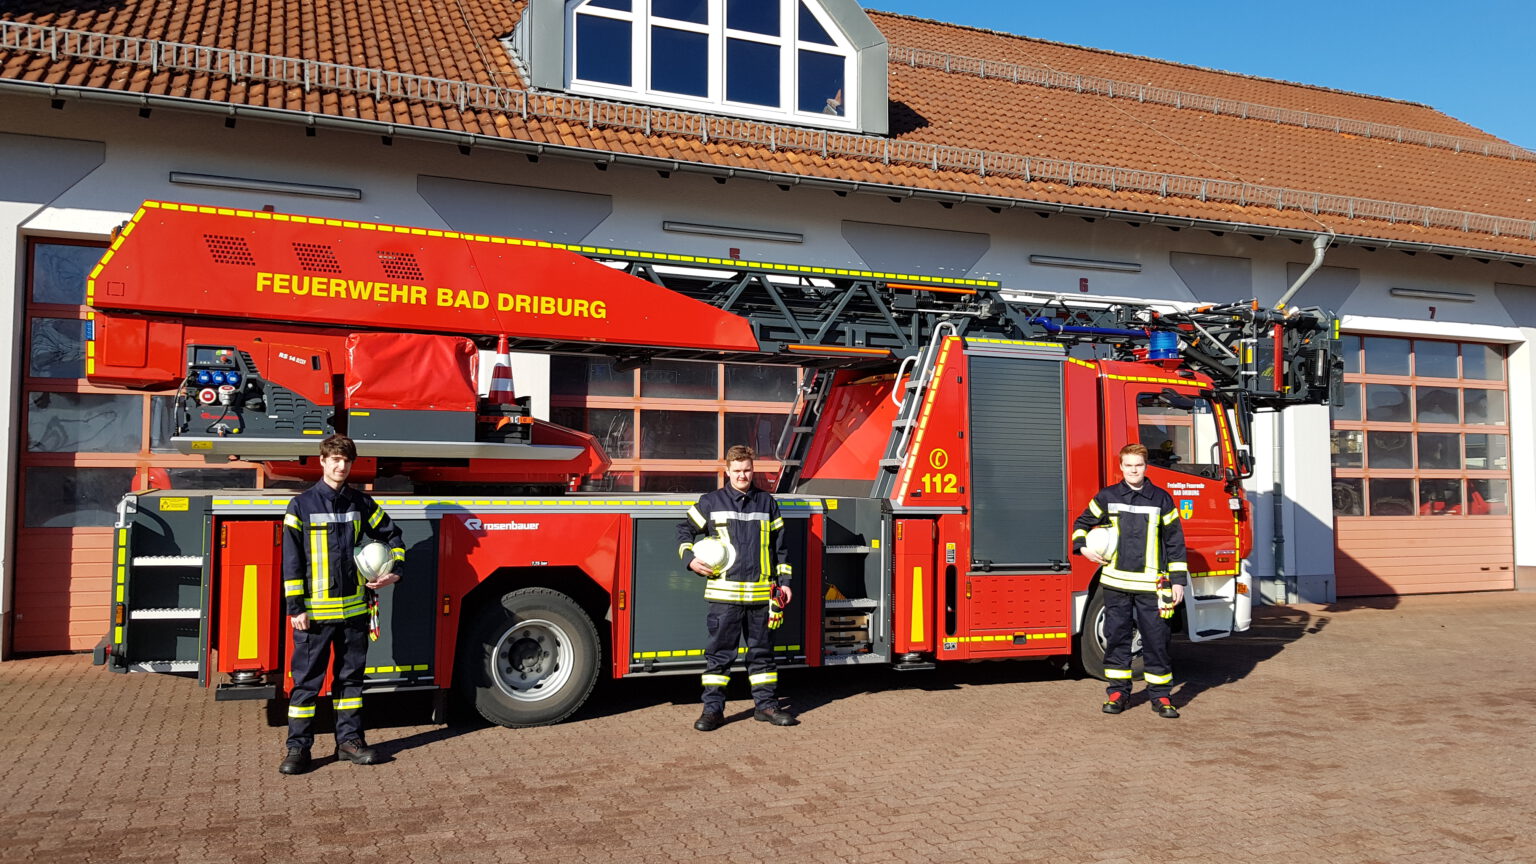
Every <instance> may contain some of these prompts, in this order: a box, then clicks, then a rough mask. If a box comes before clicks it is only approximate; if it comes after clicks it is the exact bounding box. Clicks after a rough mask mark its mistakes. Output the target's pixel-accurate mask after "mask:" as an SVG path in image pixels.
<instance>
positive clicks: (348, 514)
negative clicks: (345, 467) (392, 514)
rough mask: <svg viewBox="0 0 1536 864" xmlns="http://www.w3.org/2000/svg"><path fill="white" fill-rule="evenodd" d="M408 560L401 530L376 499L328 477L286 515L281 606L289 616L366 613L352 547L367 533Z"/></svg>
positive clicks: (328, 618) (295, 500)
mask: <svg viewBox="0 0 1536 864" xmlns="http://www.w3.org/2000/svg"><path fill="white" fill-rule="evenodd" d="M365 535H366V536H367V537H369V538H370V539H373V540H378V541H380V542H381V543H383V544H385V545H386V546H388V547H389V548H390V551H391V552H393V553H394V556H395V560H396V561H404V560H405V547H404V546H402V545H401V539H400V528H399V526H397V525H396V524H395V523H393V522H391V521H390V520H389V516H388V515H386V514H385V513H384V510H383V508H381V507H380V506H379V505H378V504H377V503H375V502H374V500H373V498H372V497H371V496H369V495H368V493H366V492H360V491H358V490H357V489H353V488H352V487H351V486H342V487H341V488H340V489H332V488H331V487H330V486H328V485H327V484H326V483H325V482H324V481H321V482H319V483H316V484H315V485H313V486H311V487H309V488H308V489H306V490H304V491H303V492H301V493H299V494H298V495H295V496H294V497H293V500H291V501H289V502H288V511H287V513H285V514H284V515H283V605H284V606H285V607H286V609H287V612H288V614H289V615H290V616H292V615H298V614H299V613H301V612H308V613H309V616H310V618H312V619H313V620H315V621H339V620H342V619H344V618H351V617H353V616H355V615H363V614H366V613H367V612H368V600H367V597H366V595H365V593H364V590H363V582H362V579H360V578H359V577H358V574H357V563H356V561H355V560H354V559H353V557H352V555H353V550H354V549H355V548H356V546H357V545H358V544H359V543H360V542H362V538H363V537H364V536H365Z"/></svg>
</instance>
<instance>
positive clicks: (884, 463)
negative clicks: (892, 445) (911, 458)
mask: <svg viewBox="0 0 1536 864" xmlns="http://www.w3.org/2000/svg"><path fill="white" fill-rule="evenodd" d="M906 461H907V460H905V459H881V460H880V467H881V468H900V467H901V466H902V464H903V463H905V462H906Z"/></svg>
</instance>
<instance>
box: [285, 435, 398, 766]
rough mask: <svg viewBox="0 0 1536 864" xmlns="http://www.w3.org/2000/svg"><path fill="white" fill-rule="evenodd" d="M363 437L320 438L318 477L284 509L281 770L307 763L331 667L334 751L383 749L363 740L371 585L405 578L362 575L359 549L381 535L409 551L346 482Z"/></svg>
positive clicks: (369, 760) (355, 758)
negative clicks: (285, 675) (287, 670)
mask: <svg viewBox="0 0 1536 864" xmlns="http://www.w3.org/2000/svg"><path fill="white" fill-rule="evenodd" d="M356 458H357V446H356V445H355V444H353V443H352V439H350V438H347V437H345V436H342V435H332V436H330V437H329V438H326V439H325V440H324V441H321V442H320V470H321V472H322V479H321V481H320V482H319V483H316V484H315V485H314V486H311V487H310V488H309V489H307V490H305V491H304V492H301V493H300V494H298V495H296V496H294V498H293V500H292V501H290V502H288V512H287V513H286V514H284V516H283V603H284V605H285V606H286V608H287V613H288V621H289V623H290V624H291V625H293V662H292V666H291V674H292V677H293V691H292V693H291V695H290V696H289V702H288V753H287V755H286V756H285V757H284V758H283V762H282V765H281V766H279V768H278V770H279V771H281V772H282V773H284V774H302V773H303V772H305V771H307V770H308V769H309V767H310V755H309V751H310V746H311V745H312V744H313V743H314V740H315V736H314V733H313V732H312V731H311V726H312V725H313V724H314V718H315V701H316V698H317V697H318V696H319V693H320V686H321V684H322V683H323V682H324V681H325V672H326V666H327V664H328V663H329V665H330V667H331V694H332V698H333V700H334V707H335V710H336V758H337V759H338V760H340V759H346V760H348V761H350V762H355V763H357V764H359V765H372V764H373V763H375V762H377V761H378V753H377V752H376V751H375V750H374V749H373V748H371V747H369V746H368V745H367V744H366V743H365V742H364V741H363V723H362V711H363V697H362V693H363V665H364V662H365V660H366V657H367V654H368V641H369V637H370V636H371V635H374V634H372V633H371V632H370V627H369V619H370V617H371V616H370V614H369V605H370V600H371V598H372V591H373V590H375V589H378V588H382V587H383V586H385V585H389V584H392V583H394V582H398V581H400V576H399V575H398V574H397V573H395V572H390V573H387V574H385V575H383V576H380V577H378V578H377V579H376V580H375V581H373V582H367V583H364V582H363V581H362V578H361V577H360V576H359V575H358V572H357V564H356V562H355V560H354V559H353V549H354V548H355V547H356V546H357V545H359V544H360V543H363V542H364V540H363V538H364V537H365V536H366V537H368V538H371V539H374V540H378V541H380V542H382V543H384V544H386V545H387V546H389V548H390V551H391V552H393V553H394V560H395V568H396V569H398V568H399V565H400V562H402V561H404V560H405V549H404V547H403V546H401V540H400V529H399V527H398V526H396V525H395V524H394V523H393V522H391V521H389V517H388V516H387V515H385V513H384V511H383V510H382V509H381V508H380V507H379V505H378V504H377V503H375V502H374V500H373V498H372V497H370V496H369V495H368V494H367V493H366V492H361V491H359V490H357V489H354V488H352V487H351V486H348V485H347V477H348V476H349V475H350V474H351V473H352V461H353V460H354V459H356Z"/></svg>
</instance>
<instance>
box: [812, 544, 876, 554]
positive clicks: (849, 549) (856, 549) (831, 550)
mask: <svg viewBox="0 0 1536 864" xmlns="http://www.w3.org/2000/svg"><path fill="white" fill-rule="evenodd" d="M823 551H824V552H825V553H826V554H828V555H863V554H865V553H867V552H869V551H870V549H869V547H868V546H828V547H826V549H825V550H823Z"/></svg>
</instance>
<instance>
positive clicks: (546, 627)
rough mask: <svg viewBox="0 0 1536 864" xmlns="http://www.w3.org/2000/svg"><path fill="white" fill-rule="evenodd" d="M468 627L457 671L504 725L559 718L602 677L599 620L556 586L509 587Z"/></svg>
mask: <svg viewBox="0 0 1536 864" xmlns="http://www.w3.org/2000/svg"><path fill="white" fill-rule="evenodd" d="M464 633H465V643H464V644H463V646H462V651H461V653H460V658H461V659H460V663H459V674H458V675H457V676H455V677H457V678H458V681H459V687H460V689H461V691H462V692H463V695H464V697H465V698H466V699H467V700H468V701H469V702H471V703H472V704H473V705H474V706H475V710H477V711H479V712H480V716H482V717H484V718H485V719H487V720H489V721H491V722H492V723H495V724H497V725H499V726H510V727H519V726H547V725H549V724H551V723H558V722H560V721H561V720H564V719H565V718H566V717H569V716H570V715H571V713H572V712H574V711H575V710H576V709H577V708H580V707H581V704H582V703H583V702H585V701H586V700H587V696H588V695H589V694H591V692H592V688H593V687H594V686H595V685H596V684H597V675H598V669H599V666H600V663H601V660H602V649H601V647H600V645H601V643H600V642H599V641H598V636H597V628H596V627H594V626H593V624H592V619H591V618H590V617H588V616H587V613H586V612H584V611H582V609H581V607H580V606H578V605H576V603H575V602H574V601H572V600H571V598H569V597H567V596H565V595H564V594H561V593H559V592H558V591H553V590H550V589H548V588H520V589H518V590H516V591H509V592H508V593H506V594H504V595H502V597H501V599H500V601H499V602H496V603H488V604H486V605H484V606H482V607H481V608H480V609H479V610H478V611H476V612H475V614H474V615H473V616H472V617H471V618H470V620H469V621H468V626H467V628H466V629H465V631H464Z"/></svg>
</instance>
